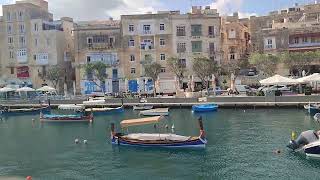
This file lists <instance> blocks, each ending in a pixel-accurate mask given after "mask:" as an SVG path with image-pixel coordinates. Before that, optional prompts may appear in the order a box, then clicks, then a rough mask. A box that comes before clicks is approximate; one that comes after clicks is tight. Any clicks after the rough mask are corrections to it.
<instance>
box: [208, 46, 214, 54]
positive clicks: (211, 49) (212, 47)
mask: <svg viewBox="0 0 320 180" xmlns="http://www.w3.org/2000/svg"><path fill="white" fill-rule="evenodd" d="M214 53H215V49H214V43H209V54H210V55H213V54H214Z"/></svg>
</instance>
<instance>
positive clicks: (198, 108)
mask: <svg viewBox="0 0 320 180" xmlns="http://www.w3.org/2000/svg"><path fill="white" fill-rule="evenodd" d="M217 110H218V105H217V104H200V105H193V106H192V111H193V112H209V111H217Z"/></svg>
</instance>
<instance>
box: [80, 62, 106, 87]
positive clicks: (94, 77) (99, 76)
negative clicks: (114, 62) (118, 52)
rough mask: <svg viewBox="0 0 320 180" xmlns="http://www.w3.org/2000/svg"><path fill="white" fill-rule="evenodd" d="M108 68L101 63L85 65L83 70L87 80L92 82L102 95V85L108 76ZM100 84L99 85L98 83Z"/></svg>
mask: <svg viewBox="0 0 320 180" xmlns="http://www.w3.org/2000/svg"><path fill="white" fill-rule="evenodd" d="M107 68H108V66H107V65H106V64H104V63H103V62H101V61H97V62H93V63H87V64H86V65H84V70H85V73H86V76H87V75H90V76H87V80H89V81H91V82H93V83H94V84H95V85H96V86H98V87H99V88H100V89H101V90H102V92H103V93H105V89H104V88H103V87H102V85H103V84H104V83H105V81H106V78H108V74H107V73H106V69H107ZM98 81H99V82H100V84H99V83H98Z"/></svg>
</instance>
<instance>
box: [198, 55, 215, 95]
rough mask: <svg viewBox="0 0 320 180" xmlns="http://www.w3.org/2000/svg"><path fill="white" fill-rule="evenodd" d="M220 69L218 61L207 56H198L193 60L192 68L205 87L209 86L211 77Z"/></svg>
mask: <svg viewBox="0 0 320 180" xmlns="http://www.w3.org/2000/svg"><path fill="white" fill-rule="evenodd" d="M218 69H219V68H218V65H217V63H216V62H215V61H213V60H211V59H208V58H206V57H196V58H194V60H193V65H192V70H193V72H194V73H195V75H196V76H197V77H198V78H199V79H200V80H201V82H202V85H203V87H204V88H205V89H207V88H208V82H209V77H210V76H211V75H212V74H214V73H216V72H217V71H218Z"/></svg>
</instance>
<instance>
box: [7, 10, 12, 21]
mask: <svg viewBox="0 0 320 180" xmlns="http://www.w3.org/2000/svg"><path fill="white" fill-rule="evenodd" d="M7 21H11V14H10V12H7Z"/></svg>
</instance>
